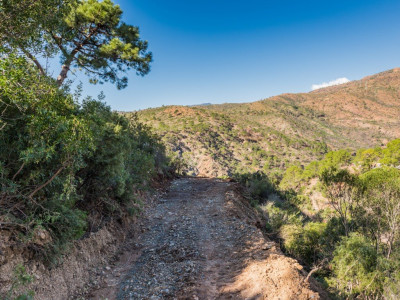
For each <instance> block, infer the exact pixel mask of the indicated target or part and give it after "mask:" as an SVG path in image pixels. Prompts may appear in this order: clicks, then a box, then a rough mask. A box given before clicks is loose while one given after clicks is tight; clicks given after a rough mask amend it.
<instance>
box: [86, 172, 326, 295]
mask: <svg viewBox="0 0 400 300" xmlns="http://www.w3.org/2000/svg"><path fill="white" fill-rule="evenodd" d="M261 223H262V221H261V219H260V218H259V217H258V216H257V215H256V214H255V213H254V211H253V209H252V208H251V207H250V206H249V205H248V203H247V202H246V201H244V200H243V199H242V198H241V197H240V195H239V193H238V192H237V191H236V185H235V184H234V183H229V182H225V181H223V180H218V179H206V178H183V179H178V180H176V181H175V182H174V183H173V184H172V186H171V188H170V191H169V192H168V193H167V195H166V196H165V197H163V198H161V199H160V200H159V203H158V204H157V205H155V206H154V207H153V208H151V209H149V210H147V211H146V217H145V219H144V220H143V223H142V225H141V227H142V229H143V232H142V233H141V234H140V235H139V236H138V237H137V238H136V239H135V240H134V241H132V242H131V246H130V248H129V249H127V251H126V254H125V255H124V256H122V258H121V260H120V261H119V262H117V263H116V264H115V266H114V267H113V268H111V269H110V270H109V272H108V273H107V274H105V275H104V277H103V279H101V281H102V282H104V285H103V286H102V287H101V288H100V289H97V290H94V291H92V293H91V295H90V298H91V299H101V297H103V298H104V297H107V298H108V299H281V300H285V299H287V300H289V299H293V300H295V299H296V300H302V299H323V298H326V296H325V295H324V294H323V292H322V293H318V292H317V290H316V289H315V287H316V286H314V289H313V288H312V287H311V286H310V283H308V282H305V277H306V275H307V274H306V272H305V271H304V270H303V268H302V267H301V266H300V265H299V264H298V263H297V262H296V261H295V260H294V259H291V258H288V257H286V256H284V255H283V254H282V252H281V251H280V250H279V248H278V247H277V245H275V243H274V242H272V241H270V240H268V239H267V238H265V237H264V236H263V233H262V232H261V230H260V229H258V227H257V226H260V224H261ZM128 265H129V267H127V266H128Z"/></svg>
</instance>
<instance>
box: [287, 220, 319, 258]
mask: <svg viewBox="0 0 400 300" xmlns="http://www.w3.org/2000/svg"><path fill="white" fill-rule="evenodd" d="M325 229H326V224H325V223H319V222H308V223H306V224H305V225H304V226H302V225H301V224H287V225H283V226H282V229H281V237H282V239H283V240H284V246H285V250H286V251H287V252H288V253H289V254H290V255H293V256H294V257H296V258H297V259H300V260H301V261H303V262H305V263H307V264H309V265H311V264H312V263H315V262H317V261H318V260H320V259H321V258H322V257H323V245H324V243H325V242H324V238H325V234H324V233H325Z"/></svg>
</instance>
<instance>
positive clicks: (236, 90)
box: [70, 0, 400, 111]
mask: <svg viewBox="0 0 400 300" xmlns="http://www.w3.org/2000/svg"><path fill="white" fill-rule="evenodd" d="M114 2H115V3H117V4H119V5H120V6H121V8H122V10H123V11H124V18H123V19H124V21H125V22H126V23H129V24H132V25H137V26H139V28H140V31H141V37H142V38H143V39H145V40H148V41H149V49H150V50H151V51H152V52H153V55H154V62H153V63H152V70H151V72H150V73H149V74H148V75H146V76H145V77H137V76H136V75H135V73H134V71H132V72H131V73H130V74H129V86H128V87H127V88H126V89H124V90H121V91H118V90H117V89H116V88H115V87H114V86H113V85H110V84H104V85H96V86H92V85H89V84H87V83H86V82H87V80H86V78H85V77H84V76H82V77H81V76H79V75H78V77H75V80H76V81H77V80H82V81H83V83H84V89H85V91H86V93H87V94H89V95H96V94H98V93H99V92H100V91H101V90H103V91H104V93H105V95H106V101H107V103H108V104H109V105H111V107H112V108H113V109H115V110H124V111H132V110H138V109H144V108H148V107H157V106H161V105H171V104H179V105H190V104H200V103H205V102H211V103H224V102H249V101H256V100H260V99H263V98H267V97H270V96H273V95H277V94H281V93H286V92H308V91H310V90H311V86H312V85H313V84H320V83H322V82H329V81H331V80H335V79H337V78H341V77H346V78H348V79H350V80H355V79H360V78H362V77H364V76H367V75H371V74H374V73H377V72H381V71H384V70H387V69H391V68H394V67H399V66H400V18H399V13H400V1H398V0H397V1H393V0H360V1H358V0H357V1H352V0H347V1H345V0H337V1H322V0H319V1H307V0H303V1H289V0H275V1H261V0H246V1H233V0H231V1H225V0H214V1H211V0H202V1H194V0H191V1H190V0H189V1H188V0H169V1H166V0H115V1H114ZM70 79H74V77H70Z"/></svg>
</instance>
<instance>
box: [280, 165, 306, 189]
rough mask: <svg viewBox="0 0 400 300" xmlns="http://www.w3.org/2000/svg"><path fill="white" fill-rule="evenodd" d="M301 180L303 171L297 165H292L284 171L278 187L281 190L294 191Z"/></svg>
mask: <svg viewBox="0 0 400 300" xmlns="http://www.w3.org/2000/svg"><path fill="white" fill-rule="evenodd" d="M302 180H303V169H302V168H301V167H300V166H299V165H292V166H290V167H289V168H287V169H286V171H285V174H284V176H283V178H282V181H281V182H280V185H279V187H280V188H281V189H282V190H289V189H292V190H296V189H297V188H298V187H299V185H300V183H301V181H302Z"/></svg>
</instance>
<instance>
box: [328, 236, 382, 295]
mask: <svg viewBox="0 0 400 300" xmlns="http://www.w3.org/2000/svg"><path fill="white" fill-rule="evenodd" d="M377 266H378V255H377V252H376V249H375V247H374V245H373V244H372V242H371V241H369V240H368V239H367V238H365V237H364V236H362V235H360V234H357V233H351V234H350V236H349V237H345V238H343V240H342V241H341V242H340V244H339V246H338V247H337V248H336V250H335V252H334V257H333V260H332V271H333V274H334V276H333V279H332V280H330V284H331V286H333V287H334V288H335V289H337V290H338V291H339V292H340V294H342V295H343V296H345V297H351V298H354V297H356V296H359V297H360V298H362V299H369V298H370V297H371V298H375V299H377V297H379V296H380V293H381V291H382V281H383V278H382V277H381V275H382V274H380V273H379V271H378V270H377Z"/></svg>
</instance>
